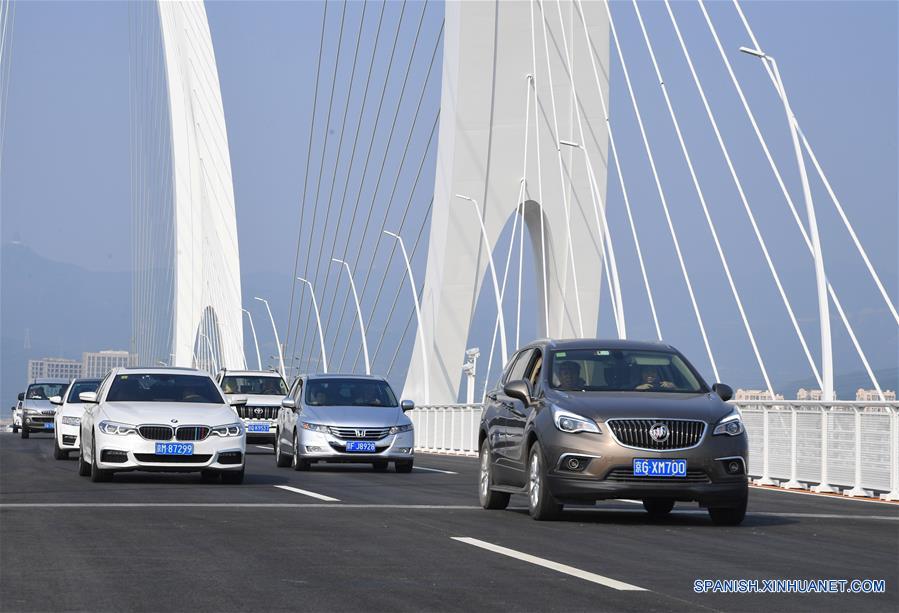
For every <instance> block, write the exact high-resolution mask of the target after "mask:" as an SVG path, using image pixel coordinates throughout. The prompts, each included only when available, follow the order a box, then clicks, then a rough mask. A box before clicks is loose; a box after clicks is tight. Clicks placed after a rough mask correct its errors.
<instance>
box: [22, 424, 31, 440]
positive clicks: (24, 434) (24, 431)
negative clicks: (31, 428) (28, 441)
mask: <svg viewBox="0 0 899 613" xmlns="http://www.w3.org/2000/svg"><path fill="white" fill-rule="evenodd" d="M29 434H30V433H29V432H28V428H27V426H22V435H21V436H22V438H28V435H29Z"/></svg>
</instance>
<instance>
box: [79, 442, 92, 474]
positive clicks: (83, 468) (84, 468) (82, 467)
mask: <svg viewBox="0 0 899 613" xmlns="http://www.w3.org/2000/svg"><path fill="white" fill-rule="evenodd" d="M90 474H91V465H90V464H88V463H87V460H85V459H84V441H81V445H80V447H79V449H78V476H80V477H87V476H89V475H90Z"/></svg>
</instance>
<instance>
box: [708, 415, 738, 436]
mask: <svg viewBox="0 0 899 613" xmlns="http://www.w3.org/2000/svg"><path fill="white" fill-rule="evenodd" d="M744 431H745V428H743V418H741V417H740V414H739V413H731V414H730V415H728V416H727V417H725V418H724V419H722V420H721V421H719V422H718V425H717V426H715V429H714V430H713V431H712V434H727V435H728V436H737V435H738V434H743V432H744Z"/></svg>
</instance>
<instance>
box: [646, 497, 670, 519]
mask: <svg viewBox="0 0 899 613" xmlns="http://www.w3.org/2000/svg"><path fill="white" fill-rule="evenodd" d="M643 508H644V509H646V512H647V513H649V517H650V518H651V519H662V518H664V517H667V516H668V514H669V513H671V509H673V508H674V499H672V498H644V499H643Z"/></svg>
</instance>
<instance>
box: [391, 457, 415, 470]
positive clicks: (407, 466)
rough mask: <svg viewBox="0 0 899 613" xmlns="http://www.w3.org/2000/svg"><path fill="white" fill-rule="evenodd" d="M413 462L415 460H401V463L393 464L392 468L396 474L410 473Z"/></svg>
mask: <svg viewBox="0 0 899 613" xmlns="http://www.w3.org/2000/svg"><path fill="white" fill-rule="evenodd" d="M414 462H415V460H402V461H401V462H394V463H393V466H394V468H396V472H398V473H411V472H412V465H413V463H414Z"/></svg>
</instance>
